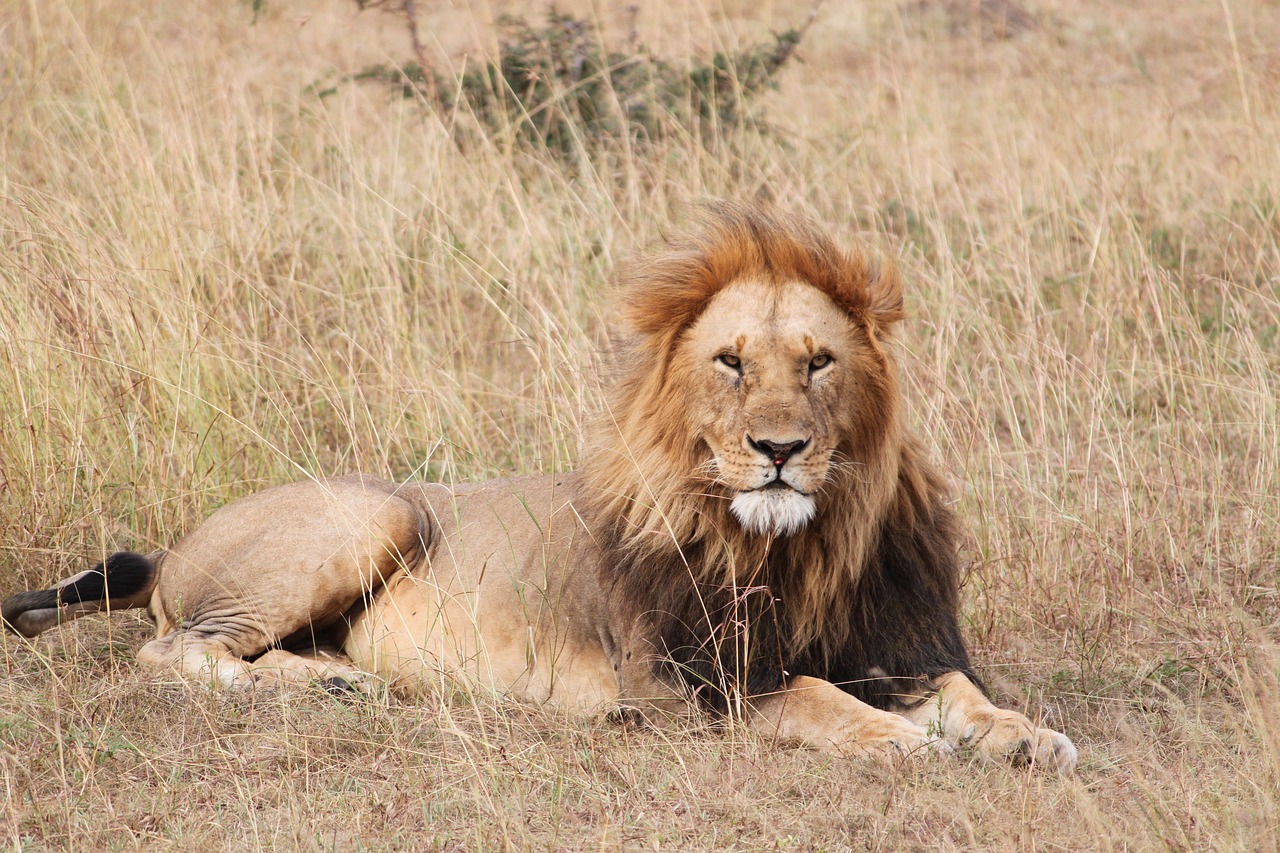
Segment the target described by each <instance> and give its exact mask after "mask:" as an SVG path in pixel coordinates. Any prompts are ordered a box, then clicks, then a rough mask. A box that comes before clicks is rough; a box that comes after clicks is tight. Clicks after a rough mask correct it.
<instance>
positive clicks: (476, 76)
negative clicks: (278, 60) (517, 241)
mask: <svg viewBox="0 0 1280 853" xmlns="http://www.w3.org/2000/svg"><path fill="white" fill-rule="evenodd" d="M498 26H499V31H500V40H499V53H498V56H497V57H496V58H495V59H493V60H491V61H487V62H483V63H481V64H479V65H474V66H472V67H469V68H468V69H467V70H466V71H465V72H463V74H462V75H461V76H460V77H458V76H454V75H449V74H444V73H441V72H439V71H436V70H435V69H433V68H430V67H424V66H423V65H422V64H420V63H408V64H406V65H403V66H389V65H375V66H370V67H368V68H365V69H364V70H362V71H360V72H359V73H357V74H354V75H351V76H350V77H348V78H346V79H347V80H349V81H374V82H380V83H384V84H386V85H389V86H392V87H395V88H396V89H397V90H398V91H399V92H400V93H401V94H402V95H403V96H404V97H406V98H416V99H421V100H422V101H424V103H427V104H429V105H430V106H432V107H433V108H437V109H442V110H446V111H454V110H464V111H466V112H468V113H470V114H472V115H474V116H475V117H476V119H477V120H478V121H479V124H480V125H481V127H482V128H483V129H484V130H485V131H486V132H487V133H489V134H490V135H492V136H494V137H495V138H497V139H499V140H502V139H511V140H513V141H515V142H518V143H522V144H527V145H530V146H532V147H534V148H537V149H546V150H548V151H550V152H552V153H553V154H556V155H558V156H571V155H573V154H574V152H576V151H579V150H582V151H587V152H590V151H592V150H594V149H596V148H598V147H599V146H601V145H602V144H608V143H610V142H616V141H620V140H623V139H624V138H625V139H629V140H630V141H632V142H636V143H640V144H647V143H653V142H659V141H662V140H664V139H667V138H669V137H671V136H673V135H683V134H691V135H692V136H694V137H695V138H697V139H700V140H701V141H703V142H704V143H706V144H712V143H714V142H716V141H718V140H722V139H724V138H725V137H726V135H727V134H729V133H731V132H733V131H735V130H737V129H740V128H742V127H743V126H746V125H754V126H758V125H759V116H758V115H757V114H756V112H755V111H753V110H752V109H751V108H750V102H751V100H752V99H753V98H754V97H755V96H756V95H758V94H759V93H760V92H762V91H764V90H765V89H766V88H768V87H771V86H772V85H774V75H775V74H776V73H777V71H778V69H780V68H781V67H782V66H783V65H784V64H786V63H787V61H788V60H790V59H791V58H792V56H793V55H794V53H795V49H796V47H797V46H798V45H799V43H800V40H801V38H802V37H803V35H804V32H805V29H803V28H802V29H792V30H788V31H786V32H784V33H781V34H779V35H775V36H774V37H773V39H772V40H771V41H768V42H764V43H761V44H756V45H753V46H751V47H748V48H746V49H744V50H741V51H737V52H732V53H731V52H717V53H716V54H715V55H713V56H712V57H711V58H710V59H709V60H707V61H705V62H696V61H695V62H689V63H684V64H680V63H674V62H671V61H668V60H664V59H662V58H660V57H657V56H654V55H653V54H651V53H649V52H648V51H647V50H645V49H643V48H640V49H638V50H637V51H636V52H635V53H623V52H620V51H616V50H609V49H608V48H607V47H606V46H605V45H604V43H603V42H602V40H601V38H600V34H599V32H598V30H597V29H596V28H595V27H594V26H592V25H591V24H590V23H589V22H587V21H585V20H579V19H576V18H574V17H572V16H571V15H564V14H559V13H557V12H554V11H552V12H550V13H548V16H547V21H546V24H545V25H544V26H541V27H534V26H532V25H530V24H529V23H528V22H527V21H525V20H524V19H523V18H518V17H510V16H507V17H503V18H502V19H500V20H499V22H498ZM334 91H336V87H333V88H329V89H328V90H326V91H325V92H322V93H321V94H330V93H332V92H334Z"/></svg>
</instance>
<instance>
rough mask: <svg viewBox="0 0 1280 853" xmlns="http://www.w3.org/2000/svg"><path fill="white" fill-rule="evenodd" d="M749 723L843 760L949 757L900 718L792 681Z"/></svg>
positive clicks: (829, 688) (755, 709)
mask: <svg viewBox="0 0 1280 853" xmlns="http://www.w3.org/2000/svg"><path fill="white" fill-rule="evenodd" d="M750 704H751V711H750V713H749V714H748V715H747V721H748V723H749V724H750V725H751V726H752V727H753V728H756V729H759V730H760V731H763V732H765V733H767V734H771V735H775V736H777V737H780V738H784V739H786V740H794V741H799V742H800V743H802V744H804V745H805V746H809V747H812V748H815V749H820V750H822V751H824V752H833V753H836V754H838V755H844V756H864V755H866V756H894V755H909V754H913V753H917V752H944V753H945V752H950V751H951V747H950V746H949V745H948V744H947V743H946V742H945V741H944V740H942V739H941V738H939V737H937V736H936V735H934V734H932V733H930V732H929V731H928V730H927V729H926V728H925V727H924V726H922V725H919V724H917V723H915V722H912V721H911V720H908V719H907V718H906V717H903V716H901V715H899V714H894V713H890V712H888V711H881V710H880V709H878V708H873V707H871V706H870V705H868V704H866V703H865V702H862V701H861V700H859V699H856V698H854V697H853V696H850V695H849V694H848V693H845V692H844V691H843V690H841V689H840V688H838V687H836V686H835V685H834V684H831V683H830V682H827V681H823V680H821V679H818V678H811V677H809V676H796V677H794V678H791V679H790V680H789V681H788V682H787V684H786V686H785V687H784V688H783V689H782V690H780V691H778V692H777V693H771V694H768V695H764V696H756V697H754V698H752V700H751V703H750Z"/></svg>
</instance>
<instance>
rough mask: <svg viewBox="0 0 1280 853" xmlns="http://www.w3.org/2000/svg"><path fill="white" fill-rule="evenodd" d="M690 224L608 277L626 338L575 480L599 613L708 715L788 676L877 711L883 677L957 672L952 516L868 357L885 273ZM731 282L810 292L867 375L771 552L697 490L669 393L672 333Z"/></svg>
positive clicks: (804, 228)
mask: <svg viewBox="0 0 1280 853" xmlns="http://www.w3.org/2000/svg"><path fill="white" fill-rule="evenodd" d="M706 212H707V216H706V221H705V225H704V227H703V228H702V230H701V231H698V232H695V233H694V234H692V235H691V236H685V237H681V238H677V239H673V240H670V241H668V242H667V243H666V245H665V246H663V247H662V248H661V249H660V250H659V251H657V252H656V253H654V254H653V255H651V256H650V257H649V258H647V259H644V260H642V261H639V262H637V263H635V264H633V265H632V266H630V267H629V268H628V269H627V270H626V271H624V272H623V273H622V274H621V276H620V282H619V284H620V286H621V293H622V294H623V297H622V298H623V302H622V310H621V313H622V319H623V321H624V324H625V327H626V330H627V336H626V337H625V338H624V339H623V340H622V342H621V343H620V345H619V346H618V347H617V350H616V352H615V353H614V364H615V365H616V368H615V369H616V371H617V375H615V376H614V377H612V378H611V381H610V382H609V390H608V391H607V392H606V401H605V406H604V410H603V413H602V415H601V417H600V421H599V423H597V424H596V426H595V428H594V429H593V431H592V437H591V440H590V441H589V443H588V448H587V453H586V457H585V459H584V465H583V474H584V481H585V486H586V488H585V505H584V509H585V513H586V515H587V517H588V520H589V521H590V522H591V527H592V529H593V530H594V531H595V532H596V535H597V536H600V537H603V541H602V543H601V544H602V545H603V546H604V551H605V562H604V565H603V566H602V567H601V572H602V583H603V584H604V585H605V588H606V589H608V590H609V592H610V595H611V597H612V600H613V604H614V608H613V609H614V612H616V613H623V614H627V618H631V619H635V620H639V621H640V624H641V625H642V626H643V628H642V631H643V633H644V634H645V635H646V636H647V637H648V638H649V641H650V643H651V645H652V648H653V649H654V665H655V667H656V668H657V670H658V672H659V674H660V675H661V676H662V677H664V678H666V679H667V680H668V681H671V682H674V683H676V684H683V685H684V686H686V687H687V688H688V689H689V690H691V691H692V692H693V693H694V694H695V695H697V696H698V697H700V698H701V699H702V700H704V701H705V702H706V703H707V704H708V705H710V706H712V707H715V708H719V709H721V710H724V709H727V708H729V707H730V706H731V705H732V703H734V702H736V701H737V700H738V699H740V698H741V697H742V696H743V694H744V693H745V694H746V695H759V694H762V693H766V692H769V691H772V690H776V689H778V688H779V687H780V686H781V685H782V683H783V680H784V679H785V678H786V677H787V676H788V675H813V676H815V677H820V678H825V679H828V680H831V681H834V682H836V683H838V684H841V686H843V687H844V688H845V689H846V690H849V691H850V692H852V693H854V694H855V695H857V696H859V698H863V699H864V700H866V701H869V702H872V703H873V704H877V705H880V706H882V707H883V706H888V705H890V704H892V703H893V696H894V694H895V693H896V692H897V691H899V690H900V689H901V684H900V683H898V679H903V678H908V679H910V678H919V677H927V676H931V675H937V674H941V673H943V672H948V671H952V670H960V671H962V672H966V673H970V672H971V671H970V667H969V662H968V659H967V656H966V653H965V650H964V646H963V643H962V642H961V639H960V637H959V634H958V632H957V631H956V629H955V620H954V618H952V617H953V615H954V613H955V609H956V606H957V598H958V588H959V582H958V580H959V579H958V576H957V561H956V554H955V532H954V523H953V519H952V515H951V512H950V511H949V509H948V508H947V506H946V504H945V495H944V489H943V485H942V480H941V478H940V477H939V476H938V475H937V474H936V473H935V472H934V471H933V470H932V469H931V468H930V467H929V466H928V464H927V462H926V461H925V460H924V457H923V455H922V454H921V453H920V452H919V451H918V450H917V448H916V446H915V443H914V442H913V441H912V440H911V439H910V438H909V437H907V436H906V435H905V433H904V430H903V426H902V413H901V404H900V393H899V389H898V383H897V379H896V377H895V374H894V369H893V365H892V363H891V360H890V357H889V354H888V352H887V350H886V348H885V346H884V344H885V342H886V340H887V336H888V333H889V330H890V328H891V326H892V325H893V324H894V323H896V322H897V321H898V320H900V319H901V318H902V317H903V313H904V312H903V303H902V287H901V281H900V278H899V274H898V271H897V269H896V267H895V266H894V265H893V264H892V263H890V262H887V261H884V260H880V259H877V258H875V257H873V256H872V255H871V254H869V253H867V252H865V251H862V250H854V251H843V250H841V249H840V248H839V247H837V246H836V245H835V243H833V242H832V241H831V240H830V239H829V238H828V237H826V236H825V235H824V234H823V233H821V232H820V231H819V230H818V229H817V228H816V227H815V226H813V225H812V224H810V223H808V222H806V221H804V220H802V219H798V218H791V217H783V216H781V215H778V214H775V213H772V212H769V211H765V210H762V209H760V208H757V207H747V206H740V205H735V204H729V203H715V204H711V205H708V206H707V207H706ZM748 276H750V277H753V278H757V279H761V280H766V281H774V282H777V283H783V282H786V281H796V280H802V281H806V282H808V283H810V284H811V285H813V286H814V287H816V288H818V289H819V290H821V291H822V292H823V293H825V294H826V295H828V296H829V297H831V299H832V300H833V301H834V302H835V303H836V304H837V305H839V306H840V307H841V308H843V309H844V310H845V311H846V312H847V313H848V314H849V316H851V317H852V318H853V319H854V321H855V322H857V323H860V324H863V325H864V327H865V328H866V329H867V331H868V339H869V340H870V341H871V342H872V345H871V347H870V349H869V350H868V351H867V352H866V353H862V354H859V357H863V358H867V359H870V360H872V361H873V362H874V364H873V365H871V366H872V367H873V369H872V370H871V371H870V375H872V376H874V380H873V382H872V388H871V393H872V396H873V398H874V399H875V400H876V405H875V406H874V407H872V409H871V410H870V411H869V412H868V413H867V414H866V416H865V417H864V418H863V419H862V421H861V422H860V426H859V428H858V429H857V430H855V431H854V432H853V433H852V434H849V435H845V436H841V439H840V445H839V447H838V448H837V452H836V457H835V458H836V459H838V460H839V464H836V465H833V467H832V470H831V474H830V476H829V478H828V482H827V483H826V484H825V486H824V489H823V492H822V495H821V497H820V500H819V505H818V508H817V514H816V516H815V517H814V519H813V520H812V521H811V522H810V524H809V525H808V526H807V527H806V528H805V529H804V530H802V531H801V532H799V533H797V534H795V535H792V536H788V537H782V538H773V537H768V536H760V535H753V534H749V533H747V532H746V531H744V530H743V529H742V527H741V526H740V525H739V524H738V523H737V522H736V521H735V520H734V519H733V518H732V516H731V513H730V510H729V506H730V499H731V497H732V496H731V495H729V494H728V493H727V492H726V491H725V490H724V489H723V487H721V486H719V485H718V484H717V483H716V482H715V480H714V477H712V476H711V475H710V474H709V473H708V466H707V464H706V463H707V461H708V458H709V455H710V454H709V450H708V448H707V447H706V445H705V444H703V443H702V442H701V441H700V439H699V438H698V436H697V434H696V431H695V429H694V427H693V425H691V424H690V423H689V422H688V418H687V415H686V412H685V411H684V408H685V406H684V403H683V397H682V394H681V387H682V384H683V383H684V382H685V380H684V378H683V377H681V376H677V375H673V367H672V365H673V358H672V356H673V354H674V352H675V350H676V348H677V347H678V345H679V343H680V340H681V336H682V335H683V334H684V333H685V332H686V331H687V330H688V329H689V328H690V326H691V325H692V324H693V323H694V322H695V321H696V320H697V318H698V316H699V315H700V313H701V312H702V310H703V309H704V308H705V307H706V305H707V304H708V302H709V301H710V299H711V298H712V297H713V296H714V295H715V294H716V293H717V292H719V291H720V290H721V289H722V288H724V287H726V286H727V285H729V284H731V283H732V282H734V281H736V280H738V279H741V278H744V277H748ZM841 355H842V354H839V353H837V357H840V356H841ZM944 617H945V618H944ZM885 676H887V677H885ZM895 684H897V685H898V686H895Z"/></svg>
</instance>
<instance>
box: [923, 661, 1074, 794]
mask: <svg viewBox="0 0 1280 853" xmlns="http://www.w3.org/2000/svg"><path fill="white" fill-rule="evenodd" d="M931 686H932V688H933V690H934V691H936V692H933V693H932V694H931V695H927V694H926V695H927V698H922V701H921V702H920V703H919V704H917V705H915V706H914V707H912V708H910V709H908V710H906V711H902V712H901V713H902V715H903V716H905V717H906V718H907V719H909V720H912V721H913V722H915V723H917V724H919V725H921V726H925V727H927V728H933V729H936V730H940V731H941V732H942V734H943V735H944V736H945V737H946V738H947V739H948V740H950V741H952V742H954V743H956V744H958V745H959V746H962V747H972V748H974V749H976V750H977V751H978V752H980V753H982V754H984V755H987V756H990V757H992V758H998V759H1002V760H1009V761H1014V762H1019V763H1029V764H1032V765H1034V766H1036V767H1040V768H1042V769H1047V770H1056V771H1057V772H1059V773H1063V774H1067V773H1071V772H1072V771H1073V770H1075V767H1076V761H1077V753H1076V747H1075V744H1073V743H1072V742H1071V740H1070V739H1069V738H1068V737H1067V736H1066V735H1064V734H1062V733H1060V732H1055V731H1054V730H1053V729H1046V728H1041V727H1039V726H1037V725H1036V724H1035V723H1034V722H1032V721H1031V720H1030V719H1028V718H1027V717H1026V716H1025V715H1023V714H1020V713H1018V712H1017V711H1010V710H1008V709H1005V708H999V707H996V706H995V705H994V704H992V702H991V700H990V699H988V698H987V697H986V695H985V694H984V693H983V692H982V691H981V690H980V689H979V688H978V686H977V685H976V684H974V683H973V682H972V681H970V680H969V679H968V677H966V676H965V675H964V673H962V672H949V673H947V674H945V675H942V676H939V677H938V678H935V679H933V680H932V684H931Z"/></svg>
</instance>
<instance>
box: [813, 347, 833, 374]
mask: <svg viewBox="0 0 1280 853" xmlns="http://www.w3.org/2000/svg"><path fill="white" fill-rule="evenodd" d="M830 363H831V356H830V355H828V354H827V353H825V352H824V353H819V354H818V355H815V356H814V357H813V358H812V359H810V361H809V372H810V373H814V372H816V371H819V370H821V369H822V368H824V367H826V366H827V365H828V364H830Z"/></svg>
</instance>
